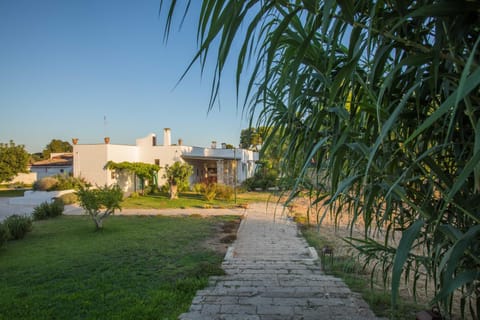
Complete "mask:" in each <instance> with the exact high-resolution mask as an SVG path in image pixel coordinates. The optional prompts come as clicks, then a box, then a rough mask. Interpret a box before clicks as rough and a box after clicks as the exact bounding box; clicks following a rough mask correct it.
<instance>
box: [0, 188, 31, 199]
mask: <svg viewBox="0 0 480 320" xmlns="http://www.w3.org/2000/svg"><path fill="white" fill-rule="evenodd" d="M24 193H25V190H21V189H5V188H0V198H3V197H23V194H24Z"/></svg>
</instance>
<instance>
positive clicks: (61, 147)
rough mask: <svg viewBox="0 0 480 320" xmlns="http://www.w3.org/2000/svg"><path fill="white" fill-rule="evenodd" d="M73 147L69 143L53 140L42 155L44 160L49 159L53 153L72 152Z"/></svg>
mask: <svg viewBox="0 0 480 320" xmlns="http://www.w3.org/2000/svg"><path fill="white" fill-rule="evenodd" d="M72 151H73V147H72V145H71V144H70V143H69V142H68V141H62V140H58V139H52V141H50V143H49V144H47V146H46V147H45V149H43V151H42V154H43V158H44V159H49V158H50V154H52V153H62V152H72Z"/></svg>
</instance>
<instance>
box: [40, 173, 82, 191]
mask: <svg viewBox="0 0 480 320" xmlns="http://www.w3.org/2000/svg"><path fill="white" fill-rule="evenodd" d="M86 185H87V183H86V181H85V180H84V179H83V178H75V177H71V176H67V175H64V174H59V175H56V176H49V177H43V178H42V179H40V180H37V181H35V183H34V184H33V190H35V191H55V190H69V189H77V190H78V189H79V188H81V187H82V186H86Z"/></svg>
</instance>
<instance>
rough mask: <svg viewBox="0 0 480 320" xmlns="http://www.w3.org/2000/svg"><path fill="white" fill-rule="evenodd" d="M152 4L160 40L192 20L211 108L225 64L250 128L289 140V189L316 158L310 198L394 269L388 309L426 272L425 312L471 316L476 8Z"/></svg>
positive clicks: (479, 130)
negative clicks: (361, 226)
mask: <svg viewBox="0 0 480 320" xmlns="http://www.w3.org/2000/svg"><path fill="white" fill-rule="evenodd" d="M162 5H163V8H162V7H161V10H163V11H161V12H166V13H165V16H166V24H165V26H166V28H165V32H166V35H168V34H169V33H170V27H171V24H172V22H173V21H174V17H175V16H176V15H175V13H176V12H180V15H181V16H182V17H183V19H188V18H189V17H190V15H191V14H198V16H197V17H196V19H198V40H199V42H198V43H199V49H198V52H197V54H196V56H195V57H194V59H193V60H192V62H191V64H192V65H193V64H194V63H196V62H199V63H200V64H202V66H205V63H206V61H207V60H208V59H209V58H212V57H211V56H213V59H215V60H214V61H216V68H215V70H214V71H213V72H214V80H213V83H212V91H211V92H212V95H211V104H210V107H212V106H213V104H214V103H215V101H216V99H217V98H218V92H219V90H220V84H221V81H222V74H223V72H224V70H225V65H226V63H227V61H231V59H235V61H236V79H237V87H238V88H241V87H242V86H244V88H245V95H244V96H242V97H239V98H242V101H244V108H246V110H248V111H249V114H250V115H251V116H252V119H251V120H252V123H256V124H258V125H259V126H260V125H261V126H266V127H270V128H272V134H276V135H280V137H282V139H281V140H282V142H283V143H285V144H286V147H285V153H284V157H283V159H284V161H283V162H282V169H283V172H284V173H288V174H290V175H291V176H296V177H297V178H298V181H299V183H298V184H297V185H296V186H297V187H299V186H300V185H301V183H300V182H301V181H304V178H305V177H306V176H307V175H308V176H310V173H309V170H311V168H312V164H313V167H314V169H315V170H316V177H317V178H316V179H315V180H318V181H316V182H315V183H316V185H317V186H318V188H319V189H322V190H325V192H326V193H324V192H323V191H322V192H317V193H316V194H318V201H324V200H326V201H325V204H326V205H328V206H329V207H330V210H331V213H332V214H334V215H348V217H349V219H350V220H349V221H350V223H352V225H353V223H355V222H356V221H359V220H362V221H363V222H364V223H365V229H366V231H365V234H364V236H363V237H362V238H361V239H353V238H352V239H349V242H350V243H351V244H352V245H353V246H355V247H356V248H357V249H358V250H360V252H361V253H363V254H365V255H366V256H367V259H370V260H372V261H373V260H377V264H376V265H377V266H380V267H379V268H381V269H382V270H383V271H384V272H385V273H387V272H388V273H390V274H391V277H392V281H391V289H392V297H393V298H392V303H394V304H395V302H396V299H397V296H398V289H399V285H400V281H401V275H402V274H403V275H405V277H406V278H408V277H410V276H411V277H414V280H415V279H417V278H418V274H419V273H420V272H426V273H427V274H428V276H429V277H428V278H430V279H432V281H433V286H434V290H435V292H434V298H433V300H432V304H437V305H439V306H440V307H441V309H442V311H443V312H444V313H446V314H450V313H451V311H452V308H453V304H454V303H455V302H454V301H459V304H460V309H461V310H462V316H464V317H467V316H471V317H473V318H475V317H477V318H478V317H479V312H480V122H479V121H478V118H479V117H480V89H479V84H480V68H479V65H478V63H479V55H480V53H479V42H480V36H479V35H480V18H479V16H480V3H479V2H478V1H466V0H459V1H447V0H443V1H424V0H422V1H400V0H397V1H395V0H393V1H367V0H360V1H353V0H341V1H340V0H339V1H333V0H326V1H315V0H303V1H300V0H297V1H286V0H285V1H278V0H277V1H273V0H270V1H268V0H265V1H253V0H250V1H248V0H246V1H237V0H223V1H219V0H215V1H213V0H204V1H202V4H201V7H200V9H199V10H198V12H196V11H195V12H194V10H191V8H192V6H193V2H192V3H190V1H184V2H181V3H180V2H178V1H170V4H169V5H165V4H161V6H162ZM193 7H194V6H193ZM238 48H239V49H238ZM187 71H188V70H187ZM187 71H186V72H187ZM245 75H246V76H245ZM245 77H246V78H247V81H246V82H245V83H243V82H241V79H244V78H245ZM239 92H243V91H240V90H239ZM268 142H269V140H268V139H267V141H265V144H266V147H268ZM296 191H297V190H295V189H294V190H293V191H292V194H296ZM377 230H381V231H382V232H383V235H384V239H383V240H382V241H378V240H376V239H374V238H373V237H372V236H371V233H372V232H373V231H377ZM398 233H400V236H401V238H400V240H399V242H398V244H397V242H393V241H391V240H392V239H393V237H394V235H395V234H398ZM378 261H380V262H379V263H378ZM417 285H418V282H417V281H413V286H414V290H415V288H416V286H417Z"/></svg>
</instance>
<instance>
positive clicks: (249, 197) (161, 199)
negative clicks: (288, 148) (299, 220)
mask: <svg viewBox="0 0 480 320" xmlns="http://www.w3.org/2000/svg"><path fill="white" fill-rule="evenodd" d="M273 199H276V197H275V196H273V195H272V193H269V192H239V193H237V201H235V197H234V196H233V197H232V199H231V200H228V201H226V200H212V201H206V200H205V199H204V197H203V196H202V195H201V194H197V193H193V192H185V193H181V194H180V195H179V198H178V199H172V200H171V199H170V198H169V197H168V194H163V193H160V194H153V195H144V196H139V197H133V198H132V197H129V198H126V199H125V200H124V201H123V202H122V208H126V209H138V208H142V209H174V208H211V207H214V208H233V207H236V206H238V205H242V204H248V203H252V202H263V201H266V200H270V201H274V200H273Z"/></svg>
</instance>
